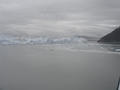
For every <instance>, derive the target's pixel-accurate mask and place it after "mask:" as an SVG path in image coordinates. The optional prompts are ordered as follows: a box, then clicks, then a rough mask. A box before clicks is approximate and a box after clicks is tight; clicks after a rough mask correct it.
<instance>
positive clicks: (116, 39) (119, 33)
mask: <svg viewBox="0 0 120 90" xmlns="http://www.w3.org/2000/svg"><path fill="white" fill-rule="evenodd" d="M98 42H103V43H120V27H118V28H117V29H115V30H114V31H112V32H111V33H109V34H107V35H106V36H104V37H102V38H101V39H100V40H99V41H98Z"/></svg>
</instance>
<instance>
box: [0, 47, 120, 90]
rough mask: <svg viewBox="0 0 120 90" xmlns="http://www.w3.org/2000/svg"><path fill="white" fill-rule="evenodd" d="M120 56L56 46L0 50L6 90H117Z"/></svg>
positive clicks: (0, 75) (0, 72) (2, 85)
mask: <svg viewBox="0 0 120 90" xmlns="http://www.w3.org/2000/svg"><path fill="white" fill-rule="evenodd" d="M119 76H120V55H119V54H116V53H105V52H104V53H99V52H87V51H86V52H81V51H71V50H66V49H63V48H56V49H55V47H53V46H39V45H38V46H37V45H36V46H35V45H33V46H29V45H26V46H25V45H24V46H21V45H15V46H0V88H1V89H2V90H116V88H117V83H118V78H119Z"/></svg>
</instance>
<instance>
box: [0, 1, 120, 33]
mask: <svg viewBox="0 0 120 90" xmlns="http://www.w3.org/2000/svg"><path fill="white" fill-rule="evenodd" d="M119 16H120V0H0V33H3V32H7V33H27V34H38V33H40V34H46V33H59V34H66V33H67V34H68V33H78V32H79V33H80V34H85V33H87V34H92V33H93V32H101V35H102V34H104V33H103V32H102V31H105V32H109V31H110V30H112V29H113V28H114V27H115V26H116V25H119V20H120V17H119ZM98 34H99V33H98Z"/></svg>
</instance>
